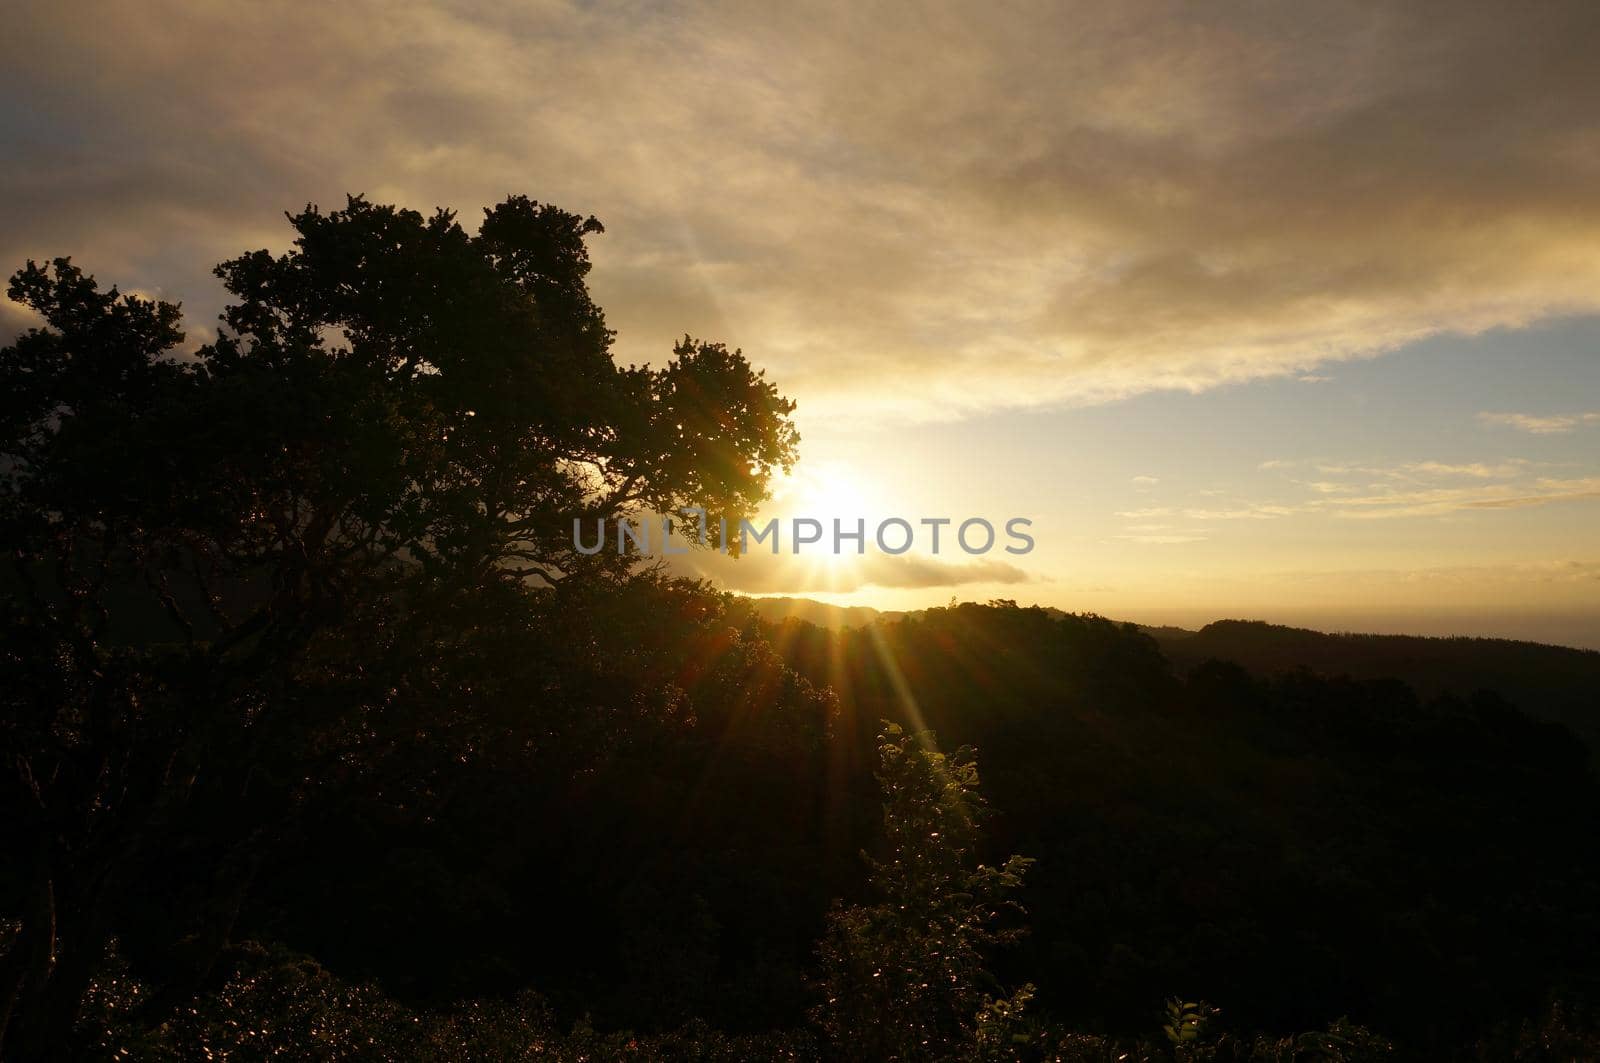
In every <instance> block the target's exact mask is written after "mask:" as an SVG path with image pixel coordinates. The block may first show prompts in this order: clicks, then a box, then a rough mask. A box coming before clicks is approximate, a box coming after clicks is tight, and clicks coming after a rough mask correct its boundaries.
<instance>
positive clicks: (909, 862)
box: [814, 721, 1033, 1060]
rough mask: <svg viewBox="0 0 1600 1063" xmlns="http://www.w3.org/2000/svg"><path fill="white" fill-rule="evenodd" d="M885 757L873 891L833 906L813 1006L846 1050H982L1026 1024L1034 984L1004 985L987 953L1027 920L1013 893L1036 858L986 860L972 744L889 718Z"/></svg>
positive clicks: (877, 1054)
mask: <svg viewBox="0 0 1600 1063" xmlns="http://www.w3.org/2000/svg"><path fill="white" fill-rule="evenodd" d="M878 764H879V766H878V772H877V777H878V783H879V786H880V787H881V789H882V792H883V828H884V843H883V844H884V854H885V856H884V859H882V860H871V861H870V866H871V876H870V883H869V885H870V888H871V890H872V892H873V894H874V895H875V900H874V901H873V902H872V903H870V904H865V905H856V906H852V907H836V908H835V910H834V911H833V912H832V913H831V914H830V915H829V917H828V929H827V933H826V935H825V936H824V938H823V940H822V942H821V943H820V944H819V946H818V956H819V959H820V961H821V967H822V974H821V977H820V985H819V988H820V990H821V992H822V996H823V1003H822V1004H821V1005H819V1006H818V1007H817V1009H816V1010H815V1012H814V1018H815V1019H816V1021H817V1022H818V1024H819V1025H820V1026H821V1027H822V1030H823V1033H824V1035H825V1037H826V1039H827V1041H828V1042H829V1043H830V1044H831V1045H832V1046H833V1047H834V1049H835V1050H836V1051H837V1052H838V1053H839V1055H840V1057H841V1058H847V1059H884V1060H935V1059H969V1058H975V1056H976V1055H977V1054H979V1052H980V1051H981V1049H982V1048H984V1047H986V1046H984V1045H983V1044H982V1043H981V1042H982V1041H985V1040H987V1041H991V1042H992V1041H993V1040H994V1039H995V1038H996V1037H1002V1038H1003V1037H1005V1033H1003V1032H1002V1028H1004V1030H1007V1031H1009V1030H1012V1029H1015V1028H1016V1027H1017V1025H1018V1024H1019V1023H1020V1021H1021V1012H1022V1008H1023V1005H1025V1003H1026V1001H1027V999H1028V998H1029V996H1031V994H1032V991H1033V990H1032V987H1031V986H1023V987H1022V988H1020V989H1018V990H1017V991H1016V992H1015V993H1014V994H1012V995H1011V996H1010V997H1005V996H1003V994H1001V992H1000V987H999V984H998V983H997V982H996V980H995V978H994V976H993V975H991V974H990V973H989V969H988V964H987V958H986V953H987V952H988V951H989V950H990V949H992V948H993V947H995V946H997V945H1000V944H1003V943H1005V942H1009V941H1013V940H1015V939H1016V938H1017V937H1018V936H1020V934H1021V932H1022V931H1021V929H1020V928H1019V927H1018V926H1016V925H1015V924H1014V923H1012V924H1008V923H1007V919H1006V917H1007V915H1008V914H1010V915H1018V914H1021V911H1022V910H1021V908H1020V906H1018V905H1017V904H1016V903H1015V902H1014V901H1012V900H1010V897H1011V895H1012V894H1013V893H1014V892H1015V891H1016V890H1017V889H1018V888H1019V887H1020V885H1021V883H1022V877H1023V874H1024V872H1025V871H1026V870H1027V867H1028V865H1029V864H1030V863H1031V861H1029V860H1027V859H1026V858H1024V857H1020V856H1011V857H1009V858H1007V859H1006V861H1005V863H1003V864H1001V865H1000V866H999V867H991V866H987V865H984V864H980V863H978V862H977V860H976V850H977V846H978V840H979V839H978V830H977V827H978V821H979V818H980V816H981V813H982V811H983V803H982V798H981V797H980V796H979V795H978V793H977V786H978V769H977V764H976V762H975V761H974V759H973V757H972V753H971V751H970V750H967V749H962V750H958V751H957V752H956V753H955V754H954V755H952V756H948V757H947V756H945V755H944V754H943V753H940V752H938V751H937V749H936V748H935V747H934V740H933V736H932V734H931V733H930V732H922V733H920V734H917V735H907V734H906V733H905V732H904V731H902V730H901V729H900V728H899V727H898V726H897V725H895V724H892V723H888V722H887V721H886V722H885V726H884V731H883V733H882V734H880V735H879V738H878ZM997 997H999V998H1000V999H998V1000H997Z"/></svg>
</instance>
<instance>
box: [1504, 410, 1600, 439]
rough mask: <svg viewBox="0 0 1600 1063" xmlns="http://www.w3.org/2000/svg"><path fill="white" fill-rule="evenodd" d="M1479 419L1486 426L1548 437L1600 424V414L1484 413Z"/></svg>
mask: <svg viewBox="0 0 1600 1063" xmlns="http://www.w3.org/2000/svg"><path fill="white" fill-rule="evenodd" d="M1478 419H1479V420H1480V421H1482V422H1483V423H1484V424H1490V425H1499V426H1503V427H1506V428H1515V429H1517V430H1518V431H1521V432H1530V433H1532V434H1533V435H1539V436H1548V435H1560V434H1562V433H1564V432H1570V431H1572V430H1573V429H1574V428H1577V427H1579V426H1580V425H1586V424H1596V423H1600V412H1585V413H1558V414H1546V415H1535V414H1528V413H1489V412H1484V413H1480V414H1478Z"/></svg>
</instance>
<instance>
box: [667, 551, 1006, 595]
mask: <svg viewBox="0 0 1600 1063" xmlns="http://www.w3.org/2000/svg"><path fill="white" fill-rule="evenodd" d="M671 567H672V569H673V571H674V572H676V573H677V574H679V575H684V576H691V577H695V578H701V579H709V580H712V581H713V582H715V583H716V584H717V585H718V586H720V587H722V588H724V589H726V590H733V591H742V592H744V593H746V594H780V593H782V594H817V593H832V594H846V593H849V592H851V591H857V590H861V589H862V588H864V587H879V588H884V589H897V590H904V589H923V588H929V587H961V586H967V585H970V584H1018V583H1031V582H1033V581H1034V580H1033V577H1032V576H1030V575H1029V574H1028V573H1027V572H1024V571H1023V570H1022V569H1020V568H1018V567H1016V566H1015V565H1011V564H1008V563H1006V562H1004V561H996V560H991V559H981V560H976V561H966V562H948V561H939V560H936V559H934V558H932V557H919V556H916V555H913V554H902V555H899V556H895V555H890V554H882V553H878V552H876V551H870V552H868V553H866V554H862V555H856V556H846V557H832V556H830V557H827V558H826V559H822V560H817V559H814V558H808V557H805V556H803V555H802V556H801V557H798V558H797V557H794V556H792V555H787V554H779V555H777V556H774V555H772V554H767V553H762V552H761V551H753V552H751V553H749V554H747V555H745V556H744V557H741V558H733V557H728V556H726V555H724V554H720V553H718V552H716V551H715V550H694V551H692V552H690V553H688V554H684V555H680V556H675V557H673V558H671Z"/></svg>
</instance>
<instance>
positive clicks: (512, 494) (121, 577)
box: [0, 197, 797, 1058]
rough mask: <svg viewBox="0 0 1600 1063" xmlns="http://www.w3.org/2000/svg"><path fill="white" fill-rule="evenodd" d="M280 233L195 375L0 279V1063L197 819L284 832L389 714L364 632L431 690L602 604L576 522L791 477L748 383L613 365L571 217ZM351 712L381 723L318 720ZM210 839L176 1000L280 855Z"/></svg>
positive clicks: (103, 295) (679, 369)
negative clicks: (475, 644) (572, 599)
mask: <svg viewBox="0 0 1600 1063" xmlns="http://www.w3.org/2000/svg"><path fill="white" fill-rule="evenodd" d="M290 222H291V224H292V225H293V227H294V229H295V231H296V234H297V238H296V240H295V245H294V249H293V250H292V251H290V252H289V253H287V254H284V255H281V256H276V257H274V256H272V255H270V254H269V253H267V252H265V251H257V252H252V253H249V254H246V255H243V256H241V257H239V258H237V259H234V260H232V261H229V262H225V263H223V264H222V265H221V266H219V267H218V269H217V274H218V276H219V277H220V278H221V279H222V281H223V283H224V284H225V286H226V288H227V290H228V292H229V293H230V294H231V295H232V297H233V299H234V302H233V303H232V304H231V305H230V306H229V307H228V308H227V310H226V311H225V313H224V314H223V328H222V330H221V331H220V334H219V336H218V338H217V339H216V340H215V341H214V342H212V343H209V344H206V345H204V346H202V347H200V348H199V349H198V350H197V351H196V352H194V354H193V356H192V357H185V356H182V355H180V353H179V345H180V343H181V342H182V339H183V335H182V333H181V332H180V331H179V317H180V315H179V310H178V308H177V307H176V306H174V305H172V304H169V303H164V302H159V301H150V300H145V299H141V298H137V297H133V296H124V295H121V294H119V293H118V292H117V290H116V289H114V288H113V289H111V290H109V291H102V290H100V289H99V288H98V287H97V286H96V284H95V282H94V281H93V279H91V278H89V277H87V276H85V275H84V274H83V272H82V271H81V270H79V269H78V268H77V267H76V266H74V265H72V263H71V262H70V261H69V260H67V259H57V260H55V261H54V262H53V263H51V264H50V265H49V266H48V267H42V266H39V265H36V264H34V263H32V262H30V263H29V264H28V265H27V267H26V268H25V269H23V270H22V271H20V272H19V273H17V274H16V275H15V277H14V278H13V279H12V282H11V285H10V288H9V294H10V296H11V297H12V298H13V299H15V300H18V301H20V302H22V303H24V304H26V305H28V306H29V307H31V308H32V309H33V310H34V311H35V312H36V313H37V314H39V315H40V317H42V318H43V321H44V324H43V326H42V327H39V328H35V329H32V330H30V331H29V332H27V333H26V334H24V335H23V336H21V337H19V338H18V339H17V341H16V342H15V343H14V344H13V345H12V346H9V347H6V348H5V349H4V350H3V351H0V495H3V505H4V508H3V512H0V532H3V535H4V541H5V543H6V546H7V552H8V554H9V555H10V561H11V574H10V576H9V578H8V590H14V591H15V593H14V594H13V593H8V594H7V596H6V597H7V604H6V606H5V614H4V641H3V644H0V653H3V655H4V664H5V668H6V673H7V675H8V677H9V681H8V682H7V684H6V685H5V690H4V692H3V694H0V698H3V699H4V704H3V706H0V708H3V710H4V722H3V724H0V727H3V730H0V745H3V751H4V755H5V758H4V759H5V763H6V769H5V770H6V772H7V775H6V780H5V781H6V786H7V789H8V792H7V794H6V795H5V797H6V808H7V809H8V810H10V809H15V810H16V815H15V816H14V817H11V822H9V823H8V824H7V836H6V839H5V840H6V842H7V843H8V848H9V850H10V851H11V852H13V853H16V854H18V855H19V857H20V860H19V863H20V864H21V866H22V870H21V871H20V873H19V874H18V876H17V878H18V880H19V882H18V885H17V891H18V893H19V894H20V895H21V897H22V898H23V900H22V901H20V902H19V908H20V911H21V920H20V929H19V931H18V934H17V939H16V941H15V943H14V945H13V947H12V948H11V949H9V950H8V953H7V956H6V966H5V969H4V971H3V972H0V1038H3V1040H0V1046H3V1053H4V1054H5V1055H6V1057H7V1058H13V1057H14V1058H27V1057H31V1056H37V1055H40V1054H42V1053H43V1052H44V1051H46V1049H47V1048H48V1046H50V1045H52V1044H61V1043H63V1041H64V1038H65V1036H66V1032H67V1031H68V1030H69V1029H70V1026H71V1023H72V1020H73V1017H74V1015H75V1014H76V1012H77V1010H78V1007H79V1004H80V1001H81V1000H82V998H83V995H84V992H85V989H86V987H87V985H88V981H89V979H90V977H91V973H92V968H93V966H94V964H95V962H96V961H97V960H98V958H99V957H100V956H101V954H102V953H103V951H104V946H105V942H106V941H107V939H108V938H109V936H110V935H111V934H112V933H113V931H114V930H115V928H116V925H117V921H118V908H119V905H122V904H124V903H125V899H126V898H127V897H128V896H129V895H130V894H131V893H135V892H136V891H135V890H133V888H132V887H133V881H132V880H133V879H134V878H136V877H137V875H138V874H139V872H140V868H141V866H142V865H145V864H148V862H149V861H150V860H151V859H152V857H151V854H152V853H154V852H155V851H157V850H159V849H160V847H161V846H162V845H163V844H166V843H168V842H170V841H171V840H172V835H173V833H174V830H175V829H176V828H175V824H177V823H179V822H180V820H181V818H182V814H183V813H182V810H183V809H184V807H185V805H186V804H188V803H189V802H191V801H192V799H193V798H194V797H195V795H197V794H200V793H204V794H205V795H206V798H207V801H212V802H217V807H218V808H221V807H224V806H226V807H229V808H232V809H235V810H237V811H239V812H240V813H241V815H243V814H244V812H245V811H246V810H248V809H250V806H251V802H256V803H257V804H259V803H260V802H261V800H262V797H261V795H262V793H263V792H266V793H270V794H274V795H275V796H276V797H278V798H283V799H285V800H288V801H289V802H290V803H291V804H292V803H293V800H294V799H293V798H292V796H286V795H292V793H293V792H294V791H296V790H298V789H303V788H304V787H306V786H309V785H313V784H314V782H315V780H314V779H310V778H304V779H301V780H299V781H294V780H293V778H292V775H290V774H289V773H292V771H293V769H292V767H290V765H292V764H293V763H294V761H295V757H296V756H297V755H299V753H300V752H302V751H303V748H304V747H303V742H304V740H305V738H306V736H307V735H308V734H310V733H312V731H314V730H316V729H318V728H326V726H327V720H326V719H318V718H317V714H318V713H339V712H351V711H355V710H357V709H358V708H360V707H362V706H367V707H370V706H371V705H373V704H381V703H382V702H383V701H384V699H385V698H390V699H392V698H393V697H395V696H397V695H396V694H395V692H396V691H399V690H400V689H402V687H403V686H404V685H405V684H401V683H399V682H395V683H393V684H391V686H390V687H389V688H388V693H383V692H381V691H380V692H377V693H374V691H373V690H372V689H369V688H370V687H371V683H370V679H371V676H370V675H368V673H367V672H366V671H364V669H366V668H367V667H369V666H371V665H372V664H373V663H374V662H373V661H371V660H368V661H362V660H360V659H357V657H356V656H354V652H355V651H354V647H357V646H361V647H365V648H368V649H370V648H371V647H372V644H373V639H372V638H371V637H370V636H372V635H373V634H374V633H375V632H383V633H387V637H388V642H387V643H386V645H385V652H386V653H387V654H388V655H389V656H388V659H389V660H391V661H395V660H409V661H413V662H421V661H426V660H427V659H428V657H429V655H430V654H432V653H436V652H437V651H438V649H439V647H438V645H437V640H439V639H445V640H447V641H451V640H453V641H455V642H459V641H460V639H461V638H462V636H463V635H464V634H468V633H470V631H471V630H472V628H471V627H470V626H463V625H470V623H478V624H484V623H488V624H489V625H490V626H493V624H494V622H495V620H494V618H493V617H492V616H489V615H487V614H486V612H485V610H487V611H488V613H494V611H495V610H497V609H498V610H499V615H500V618H501V619H503V618H504V616H505V615H507V614H506V610H511V611H512V612H515V611H516V610H517V609H518V608H520V607H519V606H518V605H517V601H518V599H519V596H522V595H525V594H528V593H533V591H532V590H531V588H536V587H543V588H545V589H546V590H545V593H547V594H563V593H567V592H566V591H564V590H561V589H559V588H560V587H561V586H562V585H568V584H570V583H571V582H572V581H574V580H577V581H579V582H585V581H587V582H593V581H595V580H607V581H615V580H617V579H620V578H622V577H624V576H626V575H627V573H628V572H629V570H630V567H631V566H632V565H633V563H634V560H635V559H634V558H632V557H629V556H624V555H619V554H617V553H615V552H612V551H604V552H602V553H601V554H598V555H595V556H593V557H585V556H583V555H581V554H579V553H578V552H577V551H575V550H574V549H573V546H572V538H571V529H572V519H573V518H574V517H576V516H590V517H593V516H601V517H616V516H619V515H622V514H629V513H637V512H640V511H642V510H645V509H655V510H661V511H670V510H673V509H675V508H677V507H680V506H686V505H696V506H700V507H703V508H704V509H706V510H707V511H708V512H710V513H711V514H713V515H730V516H733V517H735V518H737V517H738V516H739V515H741V514H743V513H745V512H747V511H748V510H749V508H750V507H752V506H753V505H754V504H756V503H757V502H758V501H759V500H760V499H761V498H762V497H763V495H764V493H765V490H766V485H767V483H768V480H769V478H770V477H771V475H772V474H773V473H774V472H775V471H777V470H779V469H786V468H788V467H789V465H790V463H791V462H792V461H793V459H794V454H795V447H796V443H797V437H796V435H795V432H794V429H793V426H792V424H791V422H790V420H789V414H790V412H791V411H792V409H793V405H792V403H789V402H788V401H787V400H785V399H783V398H782V397H781V396H780V395H779V394H778V393H777V390H776V388H775V387H774V386H773V385H772V384H771V383H770V382H767V381H766V380H764V379H763V378H762V377H761V376H760V375H759V374H757V373H755V372H754V371H752V369H751V368H750V366H749V364H748V362H747V361H746V360H745V359H744V357H743V356H742V355H741V354H740V353H739V352H737V351H730V350H728V349H727V348H726V347H723V346H722V345H720V344H713V343H702V342H697V341H694V340H691V339H688V338H686V339H685V340H684V341H683V342H681V343H680V344H678V346H677V347H676V349H675V350H674V352H673V358H672V359H671V361H669V362H668V364H667V365H665V366H664V367H662V368H659V369H651V368H648V367H637V366H629V367H626V368H622V367H619V366H617V365H616V364H615V363H614V362H613V360H612V357H611V350H610V345H611V339H612V333H611V332H610V331H609V330H608V329H607V328H606V326H605V321H604V317H603V315H602V314H601V312H600V310H599V308H598V307H596V306H595V305H594V304H593V302H592V301H591V300H590V298H589V294H588V291H587V288H586V285H585V277H586V275H587V273H588V270H589V259H588V254H587V250H586V247H585V239H586V238H587V237H588V236H590V235H592V234H595V233H598V232H600V231H601V228H600V225H599V223H598V222H597V221H595V220H594V219H593V218H580V217H578V216H576V215H573V214H569V213H567V212H565V211H562V210H559V209H557V208H555V207H552V206H549V205H543V204H539V203H535V202H533V201H531V200H529V199H526V198H523V197H515V198H512V199H509V200H507V201H506V202H504V203H501V204H499V205H498V206H495V207H493V208H491V209H489V210H487V211H486V212H485V217H484V220H483V224H482V225H481V227H480V229H479V231H478V232H477V233H476V234H469V233H468V232H466V231H465V230H464V229H463V228H462V227H461V226H460V225H459V224H458V223H457V222H456V220H455V218H454V216H453V215H452V214H451V213H449V212H447V211H439V212H436V213H435V214H433V215H431V216H426V217H425V216H424V215H422V214H419V213H417V212H414V211H409V210H402V209H398V208H395V207H392V206H382V205H375V204H371V203H368V202H367V201H365V200H364V199H361V198H352V199H350V200H349V202H348V204H347V205H346V207H345V208H344V209H343V210H339V211H334V212H331V213H323V212H321V211H319V210H317V209H316V208H314V207H313V208H308V209H307V210H305V211H304V212H302V213H301V214H299V215H296V216H293V217H291V218H290ZM508 595H509V597H508ZM496 603H498V604H496ZM463 609H466V610H467V612H462V610H463ZM419 615H437V616H452V617H453V618H454V620H455V625H454V626H453V627H450V628H448V629H445V628H441V627H440V626H438V625H428V624H425V623H414V622H411V621H413V620H414V619H415V618H417V617H418V616H419ZM356 625H359V626H360V627H361V628H362V631H361V632H360V634H364V635H366V636H369V637H367V638H356V637H355V636H356V635H357V634H358V632H357V631H356V629H355V626H356ZM397 639H399V640H400V641H404V640H407V639H409V640H411V641H410V642H409V643H408V644H406V645H405V646H404V647H403V648H401V647H399V646H397V645H396V640H397ZM380 641H381V640H380ZM341 676H342V677H345V678H346V679H347V680H349V682H347V683H345V684H344V685H343V686H340V684H339V683H337V682H333V679H334V678H335V677H341ZM357 681H359V683H358V682H357ZM351 683H357V685H360V684H363V683H364V684H366V686H365V687H364V688H363V689H364V690H365V693H366V694H368V695H372V696H369V697H366V698H365V699H363V698H362V697H356V696H349V697H342V698H333V697H327V696H318V695H317V692H318V691H322V692H323V693H326V691H327V690H329V689H333V688H338V689H341V690H342V691H343V692H344V694H346V695H351V694H352V691H351V689H350V684H351ZM269 763H270V764H272V765H274V771H272V772H263V771H262V770H260V769H262V768H263V766H264V765H266V764H269ZM285 775H289V777H288V779H287V780H286V778H285ZM264 776H270V778H267V777H264ZM252 786H253V787H254V789H252ZM253 811H255V812H257V813H259V812H260V811H261V809H259V808H256V809H254V810H253ZM230 826H231V828H232V833H233V834H234V836H235V839H236V840H235V843H234V844H232V845H231V846H229V847H227V848H225V849H223V850H219V851H215V852H212V853H211V854H210V855H211V857H212V859H211V860H210V861H209V862H210V863H211V867H210V869H209V870H208V874H209V876H210V878H211V879H212V888H211V889H210V891H209V895H208V897H207V900H206V901H205V903H204V904H202V905H201V906H200V912H199V914H198V916H197V918H198V919H199V921H200V923H202V924H203V925H201V926H199V927H198V928H196V927H193V926H191V927H187V928H185V933H184V942H185V945H184V948H185V950H186V951H187V953H188V954H189V955H188V959H187V962H186V963H185V964H184V965H183V966H185V967H186V968H187V971H186V973H185V975H184V976H183V977H177V976H175V977H174V985H180V984H184V983H185V982H186V981H192V980H193V979H194V978H197V977H199V976H201V975H203V973H204V971H205V970H206V969H207V968H208V966H209V963H210V957H211V956H213V955H214V954H215V951H216V948H217V947H219V946H220V944H221V942H222V941H223V940H225V938H226V932H227V926H228V925H229V923H230V922H231V919H232V914H233V913H234V912H236V911H237V909H238V902H239V898H240V896H241V895H242V893H243V891H244V889H245V888H246V886H247V885H248V882H249V880H250V877H251V874H252V870H253V866H254V864H255V863H256V862H258V861H259V858H260V843H261V835H260V833H259V832H261V831H265V830H270V825H269V823H268V822H267V821H266V820H261V819H251V818H248V817H247V818H244V819H241V820H239V821H236V822H233V823H232V824H230Z"/></svg>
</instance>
